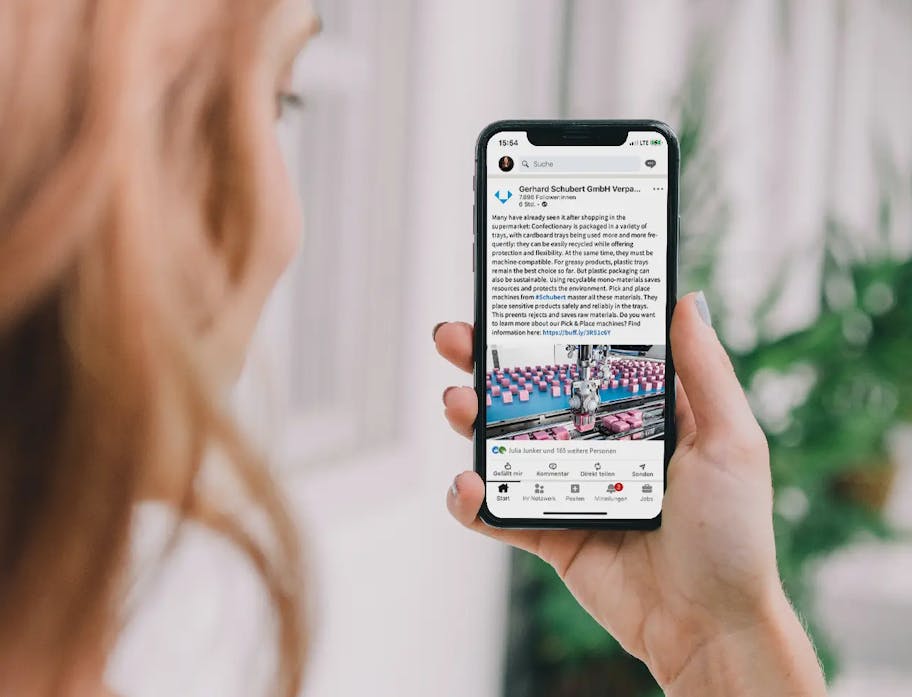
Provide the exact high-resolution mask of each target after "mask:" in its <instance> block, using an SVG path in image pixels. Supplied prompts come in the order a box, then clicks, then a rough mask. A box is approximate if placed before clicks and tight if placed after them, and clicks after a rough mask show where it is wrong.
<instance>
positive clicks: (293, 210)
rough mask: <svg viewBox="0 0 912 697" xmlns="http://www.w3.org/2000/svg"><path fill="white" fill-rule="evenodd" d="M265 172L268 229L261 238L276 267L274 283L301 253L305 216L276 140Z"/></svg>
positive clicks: (271, 147)
mask: <svg viewBox="0 0 912 697" xmlns="http://www.w3.org/2000/svg"><path fill="white" fill-rule="evenodd" d="M265 171H266V176H267V179H268V181H266V182H265V186H264V187H263V191H264V192H268V193H267V196H268V200H267V201H266V202H265V203H266V207H265V209H266V226H265V227H266V229H264V230H262V232H261V234H262V239H263V240H264V243H265V244H266V245H267V246H268V247H269V248H270V249H269V250H268V252H267V255H268V258H269V259H270V262H271V264H272V265H273V268H274V274H275V279H276V280H278V277H279V276H280V275H281V274H282V272H283V271H284V270H285V268H286V267H287V266H288V264H290V263H291V261H292V260H293V259H294V257H295V255H296V254H297V252H298V247H299V245H300V242H301V230H302V227H303V214H302V211H301V203H300V200H299V197H298V193H297V192H296V191H295V188H294V185H293V183H292V178H291V177H290V176H289V174H288V168H287V166H286V164H285V160H284V158H283V157H282V153H281V150H280V149H279V145H278V142H277V141H276V140H275V139H273V141H272V144H271V146H270V155H269V163H268V166H267V167H266V168H265Z"/></svg>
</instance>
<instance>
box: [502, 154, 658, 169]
mask: <svg viewBox="0 0 912 697" xmlns="http://www.w3.org/2000/svg"><path fill="white" fill-rule="evenodd" d="M641 165H642V162H641V161H640V158H638V157H632V156H623V155H618V156H615V157H583V156H567V157H524V158H522V159H521V160H520V161H519V170H520V171H521V172H536V173H544V172H639V171H640V167H641Z"/></svg>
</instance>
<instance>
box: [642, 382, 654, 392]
mask: <svg viewBox="0 0 912 697" xmlns="http://www.w3.org/2000/svg"><path fill="white" fill-rule="evenodd" d="M643 389H644V390H646V391H647V392H649V390H651V389H652V383H651V382H644V383H643Z"/></svg>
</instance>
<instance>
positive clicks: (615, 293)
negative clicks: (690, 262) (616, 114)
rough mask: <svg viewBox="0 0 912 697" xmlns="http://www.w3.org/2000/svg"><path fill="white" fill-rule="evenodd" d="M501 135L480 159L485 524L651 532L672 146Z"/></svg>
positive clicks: (651, 136) (665, 449)
mask: <svg viewBox="0 0 912 697" xmlns="http://www.w3.org/2000/svg"><path fill="white" fill-rule="evenodd" d="M505 128H506V129H507V130H497V129H494V131H493V132H490V133H489V134H488V135H487V140H486V142H485V140H484V138H485V136H484V135H483V138H482V141H480V146H479V147H480V150H479V160H480V161H483V168H479V172H482V171H483V176H484V187H483V191H482V192H481V193H480V195H479V201H482V213H481V215H480V216H479V218H478V219H477V221H478V222H477V225H478V226H479V227H481V226H482V225H483V226H484V230H483V231H482V234H480V235H477V237H478V242H477V243H478V244H479V245H480V249H479V252H478V253H477V259H478V263H479V265H480V266H481V267H482V268H481V269H480V273H479V282H480V287H483V289H484V294H483V300H481V301H480V303H479V304H477V306H476V313H477V314H478V315H479V317H480V318H481V319H482V322H481V324H482V327H481V331H482V334H483V339H482V341H481V342H480V343H478V342H477V343H476V349H477V350H478V351H479V354H480V349H481V345H482V344H483V346H484V365H483V371H481V373H482V374H480V375H479V374H478V372H479V369H480V368H482V365H481V362H480V359H479V361H478V362H477V363H476V386H477V389H478V392H479V402H480V403H479V414H480V416H479V422H478V426H479V428H478V433H477V434H476V436H477V437H478V436H479V435H483V439H482V440H483V443H484V453H483V454H484V457H483V458H481V457H477V458H476V459H477V460H478V459H483V460H484V466H483V468H482V469H483V472H482V474H483V476H484V479H485V483H486V501H485V503H486V508H487V511H484V513H485V514H487V515H488V518H491V519H492V520H494V522H495V524H496V523H497V522H503V523H507V524H509V523H513V524H516V522H517V521H525V522H526V523H528V524H530V525H538V526H554V527H560V526H562V525H571V526H572V525H573V524H574V523H579V524H582V523H587V522H589V521H594V522H605V521H649V520H656V521H657V520H658V516H659V514H660V511H661V507H662V494H663V491H664V488H665V482H664V476H665V466H666V462H667V457H668V455H669V450H670V447H671V444H669V443H666V436H669V437H670V433H669V431H670V430H671V427H670V425H671V424H672V423H673V421H672V415H671V414H670V413H669V411H670V409H671V408H672V407H673V390H674V375H673V370H672V368H671V366H670V365H669V363H668V356H667V355H666V354H667V353H668V352H667V321H668V316H669V309H670V308H669V303H673V298H674V288H673V283H672V284H671V286H670V280H671V281H673V274H674V268H673V267H674V265H675V254H676V239H675V240H672V242H671V243H670V241H669V240H670V235H676V233H677V226H676V220H677V202H676V199H675V198H673V197H676V180H675V181H670V179H669V172H672V173H673V174H672V176H673V177H676V174H677V146H676V143H675V142H674V136H673V135H672V134H671V132H670V131H667V130H665V129H663V128H653V127H651V126H649V125H648V124H646V123H644V124H642V125H641V126H640V127H636V126H633V127H631V128H630V130H626V129H625V133H626V136H625V137H619V138H618V139H617V142H612V144H609V145H603V144H597V145H591V144H576V143H575V142H573V141H571V142H570V144H564V142H563V140H562V139H561V138H553V137H545V138H536V137H535V136H534V133H535V131H530V130H528V129H523V128H522V127H520V126H516V125H514V126H506V127H505ZM490 130H491V129H490V128H489V131H490ZM583 132H584V133H585V131H583ZM530 136H532V138H531V139H530ZM543 141H544V143H545V144H542V142H543ZM670 186H671V189H670ZM670 267H671V268H670ZM670 396H671V398H670ZM476 452H477V453H479V454H480V453H481V450H480V449H479V447H478V444H477V443H476ZM489 522H491V520H489Z"/></svg>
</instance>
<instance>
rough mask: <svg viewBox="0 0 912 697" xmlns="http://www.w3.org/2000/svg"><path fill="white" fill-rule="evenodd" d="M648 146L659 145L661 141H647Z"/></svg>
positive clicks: (654, 139) (656, 139) (655, 139)
mask: <svg viewBox="0 0 912 697" xmlns="http://www.w3.org/2000/svg"><path fill="white" fill-rule="evenodd" d="M649 144H650V145H661V144H662V141H661V140H659V139H658V138H653V139H652V140H650V141H649Z"/></svg>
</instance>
